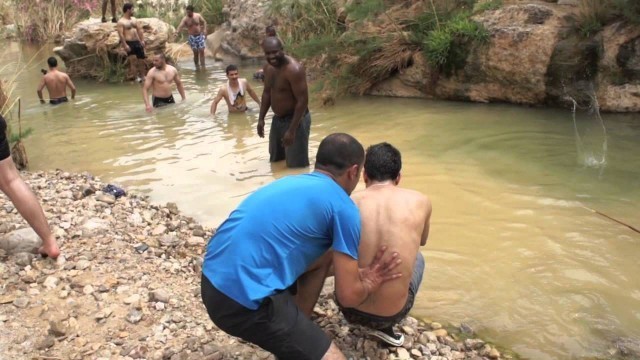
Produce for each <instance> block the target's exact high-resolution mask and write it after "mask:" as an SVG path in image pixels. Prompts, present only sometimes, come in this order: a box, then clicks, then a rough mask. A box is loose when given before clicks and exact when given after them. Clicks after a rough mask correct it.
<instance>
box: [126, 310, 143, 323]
mask: <svg viewBox="0 0 640 360" xmlns="http://www.w3.org/2000/svg"><path fill="white" fill-rule="evenodd" d="M142 316H143V314H142V313H141V312H140V311H138V310H131V311H129V313H128V314H127V318H126V319H127V321H128V322H130V323H132V324H137V323H139V322H140V320H142Z"/></svg>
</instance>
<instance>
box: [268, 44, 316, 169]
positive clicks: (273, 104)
mask: <svg viewBox="0 0 640 360" xmlns="http://www.w3.org/2000/svg"><path fill="white" fill-rule="evenodd" d="M262 49H263V50H264V55H265V58H266V60H267V64H265V66H264V90H263V92H262V104H261V106H260V116H259V117H258V136H260V137H264V117H265V116H266V115H267V111H269V108H271V109H272V110H273V113H274V116H273V119H272V120H271V130H270V132H269V154H270V157H269V161H271V162H276V161H280V160H286V163H287V167H290V168H295V167H305V166H308V165H309V134H310V131H311V114H309V109H308V103H309V91H308V89H307V76H306V73H305V69H304V66H302V64H300V63H299V62H298V61H297V60H296V59H294V58H292V57H290V56H287V55H285V53H284V49H283V47H282V42H281V41H280V39H278V38H277V37H268V38H266V39H264V41H263V42H262Z"/></svg>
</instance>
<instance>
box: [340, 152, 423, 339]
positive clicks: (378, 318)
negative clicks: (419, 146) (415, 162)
mask: <svg viewBox="0 0 640 360" xmlns="http://www.w3.org/2000/svg"><path fill="white" fill-rule="evenodd" d="M401 168H402V159H401V156H400V152H399V151H398V149H396V148H395V147H393V146H392V145H390V144H388V143H381V144H377V145H373V146H371V147H369V148H368V149H367V154H366V160H365V162H364V182H365V184H366V187H367V188H366V189H365V190H363V191H360V192H358V193H355V194H353V196H352V199H353V200H354V201H355V203H356V205H357V206H358V208H359V209H360V215H361V216H362V237H361V239H360V247H359V249H358V256H359V258H358V262H359V264H360V266H363V265H365V264H369V263H370V262H371V261H372V260H373V259H374V257H375V255H376V252H377V249H378V248H380V247H381V246H386V247H387V248H388V249H389V250H391V251H395V252H397V253H398V254H399V257H400V259H401V260H402V264H401V265H400V266H399V267H398V269H399V271H400V273H402V278H401V279H400V280H398V281H390V282H387V283H385V284H382V286H380V288H378V289H377V290H376V291H374V292H371V293H369V296H368V297H367V298H366V299H365V300H364V301H363V302H362V303H360V304H358V305H356V306H350V305H347V304H344V303H341V301H340V298H337V300H338V305H339V306H340V309H341V310H342V313H343V314H344V317H345V319H347V321H349V322H350V323H355V324H360V325H364V326H366V327H369V328H371V329H372V332H371V335H373V336H376V337H378V338H380V339H381V340H384V341H385V342H387V343H389V344H390V345H393V346H401V345H402V343H403V342H404V336H403V335H401V334H395V332H394V331H393V326H394V325H395V324H397V323H399V322H400V321H401V320H402V319H403V318H404V317H405V316H407V314H408V313H409V310H411V307H412V306H413V301H414V299H415V296H416V293H417V292H418V287H419V286H420V282H421V281H422V274H423V272H424V258H423V256H422V254H421V253H420V246H423V245H425V243H426V242H427V237H428V236H429V220H430V218H431V202H430V201H429V199H428V198H427V197H426V196H424V195H422V194H421V193H419V192H417V191H414V190H408V189H402V188H399V187H398V183H399V182H400V169H401Z"/></svg>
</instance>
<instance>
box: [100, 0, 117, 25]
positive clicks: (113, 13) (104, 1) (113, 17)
mask: <svg viewBox="0 0 640 360" xmlns="http://www.w3.org/2000/svg"><path fill="white" fill-rule="evenodd" d="M107 2H109V3H111V22H112V23H114V22H116V21H117V19H116V0H102V22H103V23H106V22H107V18H106V16H107Z"/></svg>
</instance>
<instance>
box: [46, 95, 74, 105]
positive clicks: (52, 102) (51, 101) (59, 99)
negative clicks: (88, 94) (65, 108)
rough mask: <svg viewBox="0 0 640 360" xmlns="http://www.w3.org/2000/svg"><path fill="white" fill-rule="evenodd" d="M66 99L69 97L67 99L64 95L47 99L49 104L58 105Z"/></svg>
mask: <svg viewBox="0 0 640 360" xmlns="http://www.w3.org/2000/svg"><path fill="white" fill-rule="evenodd" d="M67 101H69V99H67V97H66V96H63V97H59V98H54V99H49V104H51V105H58V104H62V103H63V102H67Z"/></svg>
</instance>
